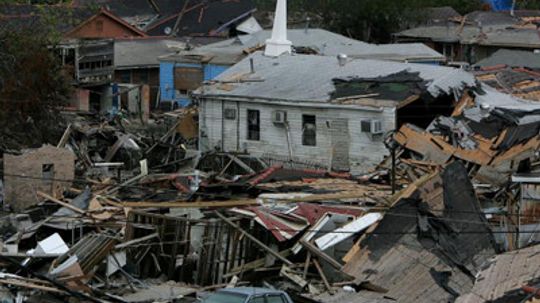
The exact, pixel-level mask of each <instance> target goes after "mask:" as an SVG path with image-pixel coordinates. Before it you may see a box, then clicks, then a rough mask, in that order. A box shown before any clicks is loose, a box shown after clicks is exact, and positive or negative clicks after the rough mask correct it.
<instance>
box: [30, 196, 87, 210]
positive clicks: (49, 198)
mask: <svg viewBox="0 0 540 303" xmlns="http://www.w3.org/2000/svg"><path fill="white" fill-rule="evenodd" d="M37 195H38V196H40V197H42V198H45V199H47V200H49V201H51V202H54V203H56V204H60V205H62V206H63V207H65V208H69V209H71V210H72V211H74V212H76V213H79V214H85V213H86V212H85V211H84V210H82V209H80V208H78V207H76V206H74V205H71V204H69V203H66V202H63V201H60V200H58V199H56V198H54V197H51V196H49V195H47V194H46V193H44V192H41V191H38V192H37Z"/></svg>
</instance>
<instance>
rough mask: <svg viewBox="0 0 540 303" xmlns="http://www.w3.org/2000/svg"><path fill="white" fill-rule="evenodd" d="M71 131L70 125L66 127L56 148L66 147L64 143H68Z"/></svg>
mask: <svg viewBox="0 0 540 303" xmlns="http://www.w3.org/2000/svg"><path fill="white" fill-rule="evenodd" d="M72 131H73V128H72V125H71V123H70V124H69V125H68V127H67V128H66V130H65V131H64V134H63V135H62V138H61V139H60V141H59V142H58V145H57V146H56V147H58V148H63V147H65V146H66V143H67V142H68V140H69V136H71V132H72Z"/></svg>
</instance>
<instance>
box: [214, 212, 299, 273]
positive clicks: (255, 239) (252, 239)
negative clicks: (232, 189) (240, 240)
mask: <svg viewBox="0 0 540 303" xmlns="http://www.w3.org/2000/svg"><path fill="white" fill-rule="evenodd" d="M214 213H215V214H216V216H218V217H219V218H220V219H221V220H223V221H224V222H225V223H227V224H229V225H230V226H231V227H233V228H234V229H236V230H238V231H239V232H241V233H242V234H243V235H244V236H246V237H247V238H249V239H250V240H251V241H253V243H255V244H257V245H258V246H259V247H261V248H262V249H264V250H265V251H267V252H268V253H270V254H271V255H272V256H274V257H276V258H277V259H279V260H281V261H282V262H283V263H285V264H287V265H292V264H293V263H292V262H291V261H289V260H287V259H286V258H284V257H283V256H281V255H280V254H279V253H277V252H275V251H274V250H272V249H271V248H270V247H268V246H267V245H266V244H264V243H262V242H261V241H259V240H258V239H257V238H255V237H254V236H252V235H251V234H249V233H248V232H246V231H245V230H243V229H242V228H241V227H240V226H238V225H237V224H235V223H234V222H232V221H231V220H229V219H228V218H227V217H225V216H224V215H222V214H221V213H220V212H218V211H214Z"/></svg>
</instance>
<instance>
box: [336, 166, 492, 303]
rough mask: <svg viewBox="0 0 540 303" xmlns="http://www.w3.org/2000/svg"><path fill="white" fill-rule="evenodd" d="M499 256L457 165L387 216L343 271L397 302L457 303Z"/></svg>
mask: <svg viewBox="0 0 540 303" xmlns="http://www.w3.org/2000/svg"><path fill="white" fill-rule="evenodd" d="M495 252H496V245H495V241H494V239H493V236H492V235H491V232H490V230H489V227H488V224H487V221H486V219H485V218H484V216H483V214H482V212H481V208H480V204H479V203H478V200H477V199H476V196H475V192H474V189H473V186H472V184H471V182H470V180H469V177H468V172H467V170H466V169H465V167H464V166H463V165H461V164H459V163H458V162H454V163H452V164H450V165H448V166H447V167H446V168H445V170H444V171H443V172H442V173H441V174H437V175H434V176H433V177H432V178H431V179H430V180H428V181H426V182H425V183H424V185H423V186H421V187H419V188H418V189H417V190H416V191H415V192H414V193H413V194H412V195H410V196H409V197H407V198H403V199H401V200H400V201H398V202H397V203H396V204H395V205H394V206H393V207H392V208H391V209H390V210H389V211H388V212H386V214H385V217H384V218H383V220H381V222H379V223H378V225H377V227H376V228H374V229H372V230H371V232H370V234H369V235H368V236H366V237H365V238H364V239H362V240H360V241H359V242H358V243H357V244H356V246H355V247H354V248H353V251H352V253H351V254H350V255H348V256H347V260H348V262H347V264H346V265H345V267H344V269H343V270H344V272H345V273H347V274H349V275H352V276H353V277H355V279H356V280H355V282H356V283H358V284H359V285H360V287H362V285H365V289H367V290H372V291H373V290H375V291H378V292H381V293H383V294H384V297H385V298H389V299H393V300H395V301H398V302H454V301H455V299H456V298H457V297H458V296H459V295H461V294H464V293H467V292H469V291H470V290H471V288H472V285H473V281H474V277H475V276H476V274H477V273H478V272H479V271H480V270H481V268H482V267H481V266H482V265H483V263H484V262H485V261H486V260H487V259H488V258H489V256H492V255H494V254H495Z"/></svg>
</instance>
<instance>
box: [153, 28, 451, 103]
mask: <svg viewBox="0 0 540 303" xmlns="http://www.w3.org/2000/svg"><path fill="white" fill-rule="evenodd" d="M270 35H271V31H269V30H263V31H260V32H257V33H254V34H251V35H244V36H238V37H236V38H233V39H228V40H224V41H220V42H217V43H213V44H208V45H205V46H201V47H198V48H195V49H192V50H189V51H183V52H179V53H175V54H171V55H166V56H162V57H160V58H159V60H160V101H161V102H167V103H169V102H173V103H176V104H178V105H179V106H181V107H184V106H187V105H189V104H190V98H189V93H190V92H191V91H193V90H195V89H197V88H199V87H200V86H201V85H202V83H203V82H204V81H210V80H212V79H214V78H216V77H217V76H218V75H220V74H221V73H222V72H224V71H225V70H227V69H228V68H229V67H231V66H233V65H235V64H236V63H238V62H240V61H241V60H242V59H244V58H245V57H246V56H247V55H249V54H250V53H252V52H254V51H256V50H260V49H263V47H264V45H265V43H266V40H267V39H268V38H270ZM287 35H288V38H289V40H291V41H292V43H293V52H295V53H298V54H314V55H322V56H337V55H338V54H347V56H349V57H350V58H363V59H377V60H387V61H397V62H411V63H412V62H416V63H427V64H439V63H440V62H442V61H444V60H445V59H446V58H445V57H444V56H443V55H442V54H440V53H439V52H437V51H435V50H433V49H431V48H429V47H428V46H426V45H424V44H422V43H404V44H386V45H375V44H369V43H365V42H362V41H358V40H354V39H350V38H347V37H345V36H342V35H339V34H336V33H333V32H329V31H326V30H323V29H291V30H288V32H287Z"/></svg>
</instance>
